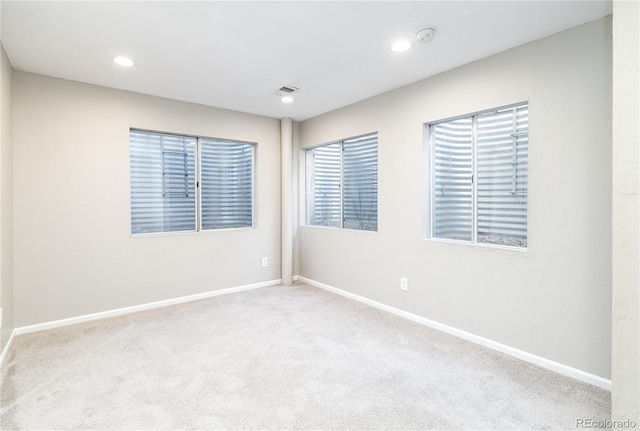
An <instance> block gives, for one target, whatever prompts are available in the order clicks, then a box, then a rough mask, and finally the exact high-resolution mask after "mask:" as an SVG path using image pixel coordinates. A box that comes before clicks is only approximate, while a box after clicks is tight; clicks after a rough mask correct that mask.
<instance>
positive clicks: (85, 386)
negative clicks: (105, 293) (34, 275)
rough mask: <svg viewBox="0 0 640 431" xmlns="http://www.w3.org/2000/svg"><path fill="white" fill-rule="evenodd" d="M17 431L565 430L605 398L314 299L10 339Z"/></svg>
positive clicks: (7, 373)
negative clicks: (241, 430)
mask: <svg viewBox="0 0 640 431" xmlns="http://www.w3.org/2000/svg"><path fill="white" fill-rule="evenodd" d="M2 375H3V381H2V389H1V398H0V400H1V410H0V411H1V424H2V429H3V430H14V429H92V430H93V429H341V430H342V429H352V430H355V429H419V430H423V429H576V419H579V418H598V419H608V418H609V417H610V415H609V411H610V394H609V393H608V392H607V391H604V390H602V389H599V388H596V387H593V386H590V385H587V384H584V383H580V382H577V381H575V380H572V379H569V378H566V377H563V376H560V375H557V374H555V373H552V372H550V371H547V370H544V369H541V368H539V367H536V366H533V365H530V364H528V363H525V362H521V361H519V360H516V359H513V358H511V357H509V356H506V355H503V354H500V353H497V352H494V351H491V350H488V349H485V348H483V347H480V346H477V345H474V344H471V343H469V342H466V341H463V340H460V339H457V338H455V337H452V336H449V335H447V334H443V333H440V332H438V331H435V330H432V329H430V328H427V327H424V326H421V325H418V324H416V323H413V322H411V321H407V320H404V319H402V318H399V317H397V316H394V315H391V314H388V313H385V312H382V311H379V310H376V309H374V308H371V307H368V306H366V305H363V304H360V303H358V302H355V301H351V300H349V299H345V298H343V297H340V296H338V295H334V294H332V293H328V292H325V291H322V290H320V289H316V288H313V287H309V286H305V285H298V286H294V287H282V286H278V287H270V288H263V289H258V290H252V291H246V292H241V293H236V294H229V295H223V296H218V297H215V298H211V299H207V300H202V301H198V302H192V303H188V304H183V305H178V306H173V307H168V308H163V309H158V310H152V311H148V312H142V313H137V314H132V315H127V316H123V317H118V318H112V319H107V320H102V321H96V322H90V323H85V324H80V325H75V326H69V327H66V328H60V329H55V330H50V331H46V332H40V333H35V334H27V335H22V336H19V337H16V339H15V341H14V344H13V347H12V351H11V352H10V354H9V358H8V360H7V361H5V367H4V368H3V370H2Z"/></svg>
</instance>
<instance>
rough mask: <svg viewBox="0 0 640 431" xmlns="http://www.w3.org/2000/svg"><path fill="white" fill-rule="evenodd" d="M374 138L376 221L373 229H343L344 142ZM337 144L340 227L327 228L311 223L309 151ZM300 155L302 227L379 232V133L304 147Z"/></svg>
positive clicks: (311, 196)
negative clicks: (302, 168)
mask: <svg viewBox="0 0 640 431" xmlns="http://www.w3.org/2000/svg"><path fill="white" fill-rule="evenodd" d="M373 136H375V139H376V221H375V229H355V228H352V227H345V226H344V224H345V211H344V200H345V193H344V183H345V176H344V145H345V142H348V141H354V140H358V139H363V138H367V137H373ZM336 144H339V145H340V225H339V226H327V225H322V224H313V223H312V222H311V221H312V211H313V210H314V206H313V200H314V193H313V190H312V187H311V186H312V182H313V180H312V179H313V175H314V171H313V170H312V169H310V168H309V165H310V164H309V160H308V157H309V154H310V152H311V151H313V150H315V149H317V148H321V147H327V146H330V145H336ZM302 153H303V157H302V165H301V166H303V167H304V172H305V175H304V187H303V190H304V200H303V201H304V203H305V204H304V218H303V220H304V221H305V222H304V226H311V227H314V228H321V229H335V230H348V231H355V232H369V233H377V232H378V231H379V207H380V202H379V189H380V187H379V185H380V182H379V171H380V169H379V163H380V158H379V133H378V132H377V131H374V132H370V133H364V134H360V135H355V136H350V137H348V138H344V139H338V140H335V141H330V142H325V143H322V144H318V145H313V146H309V147H305V148H303V149H302Z"/></svg>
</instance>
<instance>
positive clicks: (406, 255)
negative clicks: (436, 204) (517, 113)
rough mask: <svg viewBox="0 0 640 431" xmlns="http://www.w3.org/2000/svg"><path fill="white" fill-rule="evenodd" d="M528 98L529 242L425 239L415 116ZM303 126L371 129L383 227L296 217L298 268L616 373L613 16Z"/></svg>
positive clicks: (326, 137) (319, 131) (419, 123)
mask: <svg viewBox="0 0 640 431" xmlns="http://www.w3.org/2000/svg"><path fill="white" fill-rule="evenodd" d="M434 43H437V40H436V41H434ZM406 55H429V46H428V45H424V46H419V47H416V49H415V50H414V51H411V52H409V53H407V54H406ZM398 61H402V59H401V58H399V59H398ZM371 73H375V71H372V72H371ZM524 101H528V102H529V109H530V116H529V126H530V133H529V194H528V199H529V201H528V202H529V204H528V240H529V241H528V244H529V246H528V249H527V250H526V251H514V250H505V249H497V248H490V247H481V246H473V245H465V244H452V243H445V242H441V241H435V240H430V239H425V238H424V234H423V228H424V214H425V212H426V211H425V210H423V204H424V197H425V193H426V190H425V186H424V179H425V176H426V175H427V171H426V170H427V169H428V167H427V164H426V163H425V160H424V159H425V154H426V153H425V150H424V148H423V124H424V123H428V122H430V121H436V120H440V119H446V118H450V117H454V116H459V115H463V114H468V113H473V112H477V111H481V110H485V109H491V108H495V107H500V106H504V105H509V104H514V103H518V102H524ZM299 127H300V136H299V140H300V147H301V148H305V147H310V146H313V145H317V144H321V143H324V142H330V141H334V140H338V139H341V138H346V137H351V136H356V135H361V134H365V133H371V132H376V131H377V132H378V136H379V147H378V152H379V190H378V192H379V196H378V202H379V204H378V223H379V231H378V232H377V233H372V232H359V231H346V230H345V231H340V230H336V229H328V228H319V227H313V226H301V227H300V228H299V238H298V241H299V249H298V254H299V268H300V275H301V276H304V277H307V278H309V279H312V280H316V281H319V282H322V283H326V284H328V285H331V286H334V287H337V288H340V289H343V290H347V291H350V292H352V293H355V294H357V295H360V296H364V297H367V298H370V299H372V300H375V301H378V302H381V303H384V304H388V305H390V306H392V307H395V308H399V309H401V310H405V311H408V312H410V313H413V314H416V315H419V316H423V317H425V318H428V319H431V320H434V321H436V322H440V323H443V324H446V325H449V326H452V327H454V328H458V329H461V330H464V331H467V332H470V333H473V334H476V335H479V336H482V337H485V338H488V339H491V340H494V341H497V342H499V343H502V344H506V345H508V346H511V347H514V348H516V349H520V350H523V351H526V352H529V353H532V354H534V355H538V356H541V357H544V358H547V359H550V360H552V361H556V362H559V363H562V364H565V365H568V366H571V367H574V368H577V369H579V370H582V371H585V372H588V373H591V374H594V375H597V376H601V377H604V378H610V368H611V349H610V342H611V250H610V246H609V244H610V243H611V20H610V18H605V19H602V20H598V21H595V22H592V23H588V24H586V25H583V26H580V27H577V28H574V29H570V30H568V31H565V32H562V33H559V34H556V35H553V36H551V37H548V38H545V39H541V40H539V41H536V42H534V43H531V44H527V45H524V46H521V47H518V48H515V49H512V50H509V51H506V52H503V53H500V54H498V55H495V56H492V57H490V58H487V59H484V60H481V61H478V62H475V63H472V64H468V65H466V66H463V67H460V68H458V69H455V70H452V71H449V72H446V73H443V74H441V75H438V76H435V77H432V78H429V79H426V80H423V81H420V82H417V83H415V84H412V85H409V86H407V87H403V88H400V89H397V90H394V91H391V92H388V93H385V94H382V95H379V96H376V97H373V98H371V99H367V100H364V101H362V102H359V103H356V104H354V105H351V106H348V107H345V108H342V109H339V110H337V111H333V112H329V113H327V114H324V115H322V116H319V117H315V118H313V119H309V120H306V121H304V122H301V123H300V126H299ZM301 177H304V174H301ZM302 189H303V190H304V188H302ZM400 277H407V278H408V281H409V290H408V292H402V291H401V290H400V289H399V287H400Z"/></svg>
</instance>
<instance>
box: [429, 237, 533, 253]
mask: <svg viewBox="0 0 640 431" xmlns="http://www.w3.org/2000/svg"><path fill="white" fill-rule="evenodd" d="M423 239H424V240H425V241H433V242H439V243H444V244H455V245H463V246H468V247H474V248H476V247H477V248H481V249H489V250H506V251H514V252H517V253H526V252H527V251H528V250H529V249H528V248H527V247H510V246H507V245H498V244H488V243H482V242H476V243H473V242H469V241H459V240H455V239H446V238H429V237H427V238H423Z"/></svg>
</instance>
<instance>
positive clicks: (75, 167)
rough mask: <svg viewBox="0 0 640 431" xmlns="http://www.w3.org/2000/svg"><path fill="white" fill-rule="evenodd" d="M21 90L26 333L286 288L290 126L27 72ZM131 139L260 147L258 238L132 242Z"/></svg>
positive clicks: (17, 204)
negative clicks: (166, 135)
mask: <svg viewBox="0 0 640 431" xmlns="http://www.w3.org/2000/svg"><path fill="white" fill-rule="evenodd" d="M13 90H14V93H13V103H14V110H13V131H14V135H13V140H14V143H15V145H14V167H13V168H14V196H15V200H14V210H15V212H14V216H15V218H14V230H15V249H14V258H15V266H14V271H15V272H14V276H15V305H16V307H15V324H16V325H15V326H16V327H21V326H26V325H31V324H37V323H41V322H48V321H53V320H57V319H63V318H69V317H75V316H80V315H85V314H89V313H95V312H100V311H106V310H113V309H117V308H121V307H127V306H133V305H138V304H144V303H148V302H153V301H158V300H163V299H169V298H176V297H180V296H185V295H190V294H197V293H202V292H208V291H213V290H218V289H223V288H229V287H235V286H242V285H247V284H253V283H259V282H265V281H270V280H276V279H279V278H280V149H279V145H280V141H279V140H280V125H279V121H278V120H276V119H272V118H266V117H260V116H256V115H250V114H243V113H238V112H233V111H228V110H222V109H216V108H211V107H205V106H200V105H194V104H189V103H182V102H177V101H172V100H167V99H161V98H156V97H151V96H145V95H141V94H135V93H129V92H125V91H119V90H113V89H107V88H103V87H97V86H92V85H86V84H80V83H76V82H70V81H64V80H60V79H56V78H49V77H44V76H39V75H33V74H28V73H22V72H14V88H13ZM130 127H134V128H141V129H150V130H158V131H165V132H174V133H185V134H191V135H202V136H210V137H219V138H228V139H237V140H244V141H251V142H257V143H258V145H257V150H256V154H257V160H256V163H257V173H256V174H257V175H256V206H255V210H256V227H255V228H254V229H244V230H231V231H229V230H227V231H213V232H212V231H209V232H202V233H181V234H164V235H162V234H161V235H151V236H138V237H132V236H131V235H130V234H129V231H130V227H129V136H128V134H129V128H130ZM262 256H266V257H268V258H269V267H267V268H261V257H262Z"/></svg>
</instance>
